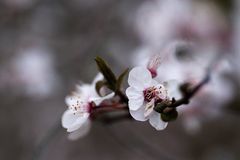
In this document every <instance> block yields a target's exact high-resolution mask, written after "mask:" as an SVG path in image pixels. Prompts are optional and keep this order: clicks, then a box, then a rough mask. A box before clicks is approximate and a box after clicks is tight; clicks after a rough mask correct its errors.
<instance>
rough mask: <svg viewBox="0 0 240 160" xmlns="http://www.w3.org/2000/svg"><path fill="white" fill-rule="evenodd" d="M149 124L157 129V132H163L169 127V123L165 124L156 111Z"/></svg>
mask: <svg viewBox="0 0 240 160" xmlns="http://www.w3.org/2000/svg"><path fill="white" fill-rule="evenodd" d="M149 123H150V124H151V125H152V126H153V127H154V128H155V129H156V130H163V129H165V128H166V127H167V124H168V123H167V122H164V121H163V120H162V119H161V117H160V114H159V113H158V112H156V111H153V112H152V114H151V116H150V118H149Z"/></svg>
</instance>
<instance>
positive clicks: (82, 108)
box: [69, 97, 91, 114]
mask: <svg viewBox="0 0 240 160" xmlns="http://www.w3.org/2000/svg"><path fill="white" fill-rule="evenodd" d="M90 108H91V104H90V103H89V102H86V101H83V100H82V99H80V98H79V97H78V98H77V100H76V102H75V103H74V104H72V105H71V106H70V107H69V109H70V110H71V111H72V112H73V114H83V113H87V112H90Z"/></svg>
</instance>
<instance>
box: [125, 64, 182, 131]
mask: <svg viewBox="0 0 240 160" xmlns="http://www.w3.org/2000/svg"><path fill="white" fill-rule="evenodd" d="M128 83H129V86H130V87H129V88H127V90H126V95H127V97H128V99H129V102H128V105H129V111H130V114H131V115H132V117H133V118H134V119H136V120H138V121H146V120H149V122H150V124H151V125H152V126H153V127H154V128H156V129H157V130H162V129H165V128H166V126H167V122H164V121H163V120H162V119H161V117H160V114H159V113H158V112H156V111H155V110H154V106H155V104H156V103H167V102H169V100H170V99H171V98H172V97H173V96H174V94H175V95H176V97H178V95H179V93H178V92H174V90H176V88H175V87H176V86H175V85H174V84H175V83H173V81H169V82H165V83H163V84H160V83H158V82H157V81H156V80H154V79H153V78H152V75H151V72H150V71H149V70H148V69H146V68H144V67H135V68H133V69H132V70H131V71H130V73H129V78H128ZM169 93H172V94H169Z"/></svg>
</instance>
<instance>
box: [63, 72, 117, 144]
mask: <svg viewBox="0 0 240 160" xmlns="http://www.w3.org/2000/svg"><path fill="white" fill-rule="evenodd" d="M102 79H103V76H102V74H98V75H97V76H96V78H95V80H94V81H93V83H92V84H82V85H81V86H80V85H77V87H76V88H77V89H76V91H75V92H73V94H72V95H70V96H67V97H66V99H65V102H66V104H67V106H68V109H67V110H66V111H65V112H64V114H63V116H62V126H63V127H64V128H66V129H67V132H70V135H69V139H72V140H74V139H77V138H79V137H82V136H84V135H85V134H87V133H88V131H89V129H90V124H91V123H90V119H89V116H90V114H91V110H92V107H93V105H96V106H98V105H99V104H101V102H102V101H104V100H106V99H110V98H112V97H113V96H114V93H111V94H108V95H106V96H104V97H100V96H99V95H98V94H97V92H96V90H95V85H96V83H97V81H99V80H102ZM93 103H94V104H93Z"/></svg>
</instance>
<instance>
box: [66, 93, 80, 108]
mask: <svg viewBox="0 0 240 160" xmlns="http://www.w3.org/2000/svg"><path fill="white" fill-rule="evenodd" d="M77 101H81V99H80V97H78V96H75V95H71V96H67V97H66V98H65V103H66V104H67V106H68V107H70V106H72V105H76V103H77Z"/></svg>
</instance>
